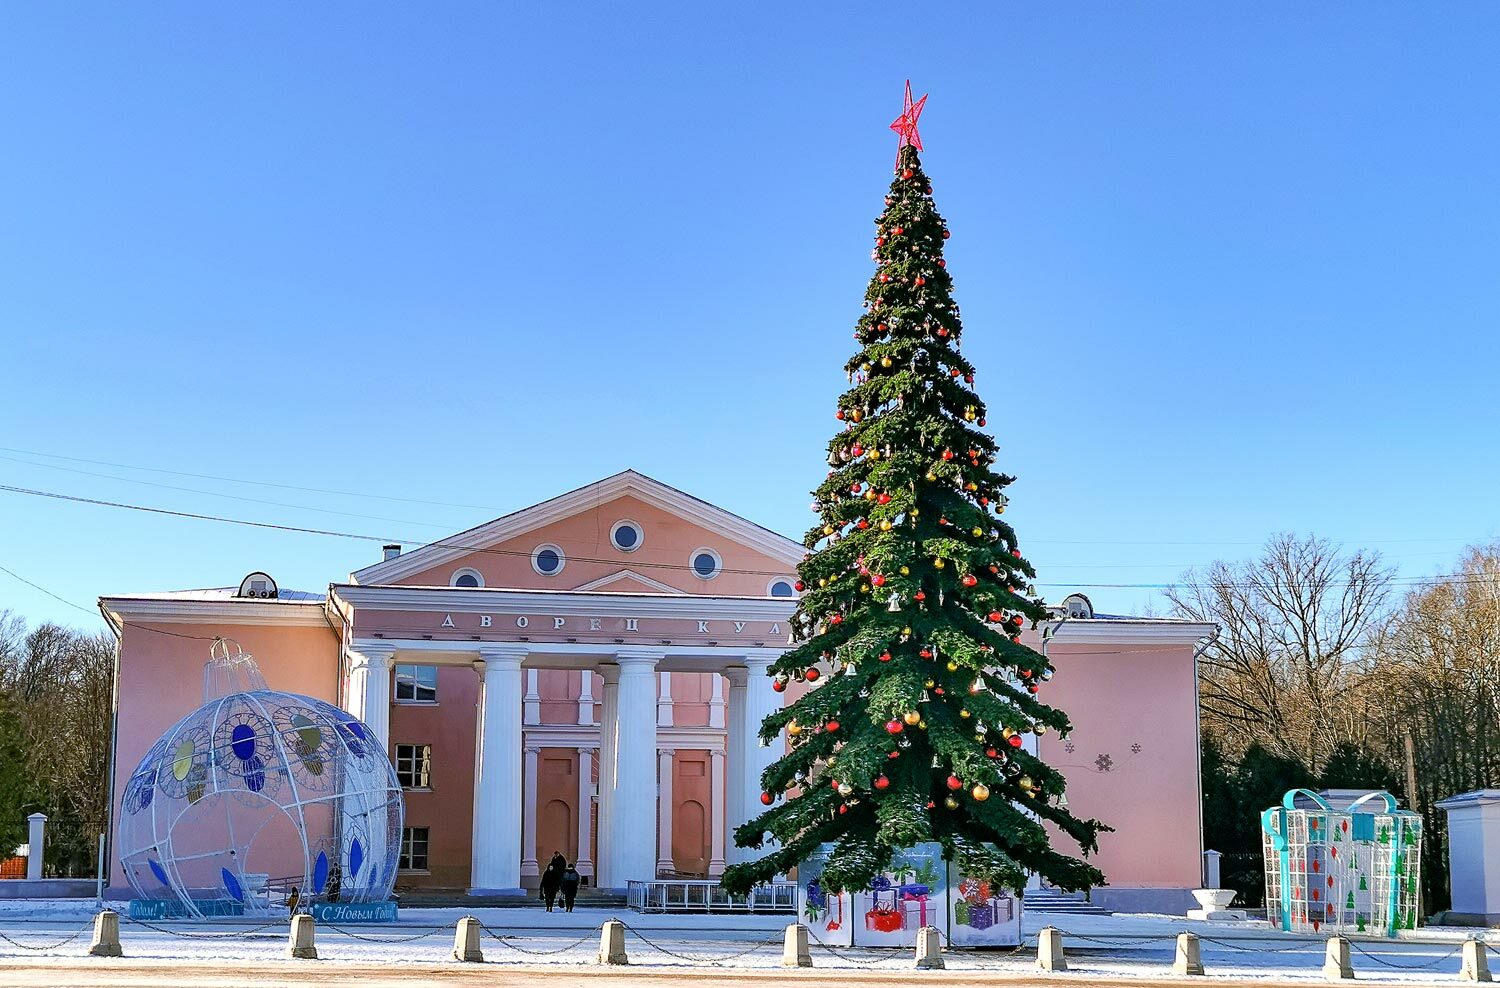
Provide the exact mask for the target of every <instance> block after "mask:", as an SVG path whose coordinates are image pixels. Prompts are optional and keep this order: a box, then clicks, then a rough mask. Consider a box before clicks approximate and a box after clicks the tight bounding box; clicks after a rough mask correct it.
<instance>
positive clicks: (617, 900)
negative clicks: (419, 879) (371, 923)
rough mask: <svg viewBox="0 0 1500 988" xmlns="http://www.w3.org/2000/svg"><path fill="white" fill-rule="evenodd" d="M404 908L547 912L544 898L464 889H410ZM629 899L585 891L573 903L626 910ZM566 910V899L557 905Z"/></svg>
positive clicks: (580, 906) (402, 895)
mask: <svg viewBox="0 0 1500 988" xmlns="http://www.w3.org/2000/svg"><path fill="white" fill-rule="evenodd" d="M400 901H401V905H403V906H406V907H408V908H412V909H418V908H420V909H456V908H463V907H468V906H484V907H488V908H500V909H545V908H546V904H545V903H543V902H542V900H541V897H540V896H539V895H538V894H537V893H535V892H530V893H527V894H525V895H470V894H469V893H468V892H465V891H461V890H449V889H430V890H428V889H410V890H407V891H404V892H402V893H400ZM624 907H625V896H624V895H620V894H616V893H614V892H599V891H596V890H593V889H585V890H582V891H580V892H579V893H578V897H577V898H576V899H574V900H573V908H575V909H623V908H624ZM553 908H556V909H561V908H562V897H561V896H559V897H558V900H557V905H555V906H554V907H553Z"/></svg>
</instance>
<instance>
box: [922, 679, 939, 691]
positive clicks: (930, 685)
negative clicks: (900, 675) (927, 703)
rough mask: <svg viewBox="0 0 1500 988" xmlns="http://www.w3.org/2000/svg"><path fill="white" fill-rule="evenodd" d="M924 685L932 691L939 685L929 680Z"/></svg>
mask: <svg viewBox="0 0 1500 988" xmlns="http://www.w3.org/2000/svg"><path fill="white" fill-rule="evenodd" d="M922 685H923V686H925V687H927V688H928V689H932V688H933V687H934V686H936V685H937V683H936V682H934V681H933V680H931V679H929V680H927V682H925V683H923V684H922Z"/></svg>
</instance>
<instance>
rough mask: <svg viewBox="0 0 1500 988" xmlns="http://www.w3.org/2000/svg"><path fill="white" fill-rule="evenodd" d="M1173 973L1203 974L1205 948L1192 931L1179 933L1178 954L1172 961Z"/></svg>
mask: <svg viewBox="0 0 1500 988" xmlns="http://www.w3.org/2000/svg"><path fill="white" fill-rule="evenodd" d="M1172 973H1173V974H1202V973H1203V949H1202V946H1201V945H1200V944H1199V943H1198V937H1197V936H1195V935H1194V934H1192V933H1179V934H1177V956H1176V958H1175V959H1173V961H1172Z"/></svg>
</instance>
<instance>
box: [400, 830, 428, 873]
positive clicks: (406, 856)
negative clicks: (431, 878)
mask: <svg viewBox="0 0 1500 988" xmlns="http://www.w3.org/2000/svg"><path fill="white" fill-rule="evenodd" d="M396 867H397V868H399V869H400V870H401V871H426V870H427V828H426V827H406V828H404V829H403V830H402V831H401V857H400V858H398V859H397V861H396Z"/></svg>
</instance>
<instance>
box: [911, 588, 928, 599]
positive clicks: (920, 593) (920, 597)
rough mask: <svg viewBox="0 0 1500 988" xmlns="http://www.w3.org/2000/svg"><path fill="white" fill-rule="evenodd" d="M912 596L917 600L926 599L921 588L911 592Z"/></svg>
mask: <svg viewBox="0 0 1500 988" xmlns="http://www.w3.org/2000/svg"><path fill="white" fill-rule="evenodd" d="M912 596H913V597H915V598H916V599H917V600H919V601H923V600H926V599H927V594H925V593H923V592H922V591H921V590H918V591H917V592H916V593H914V594H912Z"/></svg>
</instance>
